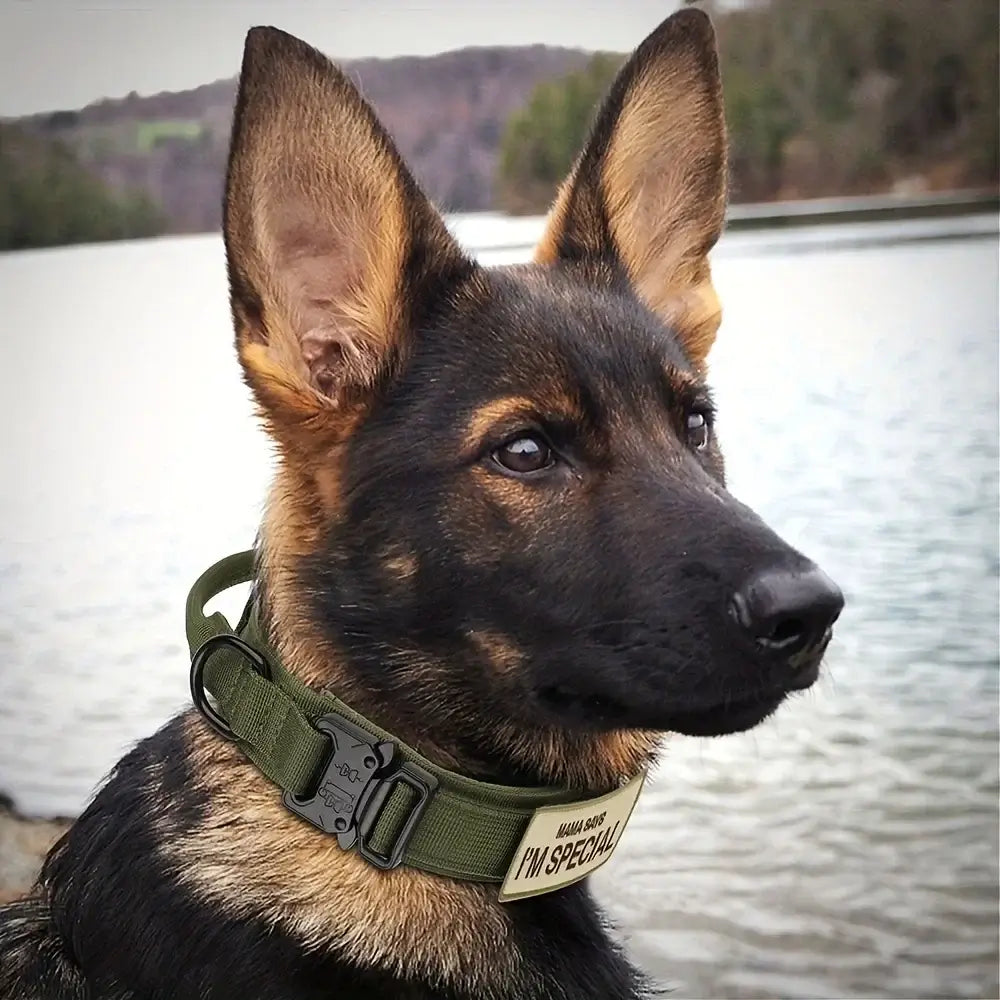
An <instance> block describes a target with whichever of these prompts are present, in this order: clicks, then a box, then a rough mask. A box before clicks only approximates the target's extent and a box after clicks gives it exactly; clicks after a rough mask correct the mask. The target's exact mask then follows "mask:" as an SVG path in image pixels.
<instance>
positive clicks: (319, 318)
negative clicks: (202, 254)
mask: <svg viewBox="0 0 1000 1000" xmlns="http://www.w3.org/2000/svg"><path fill="white" fill-rule="evenodd" d="M224 230H225V241H226V255H227V260H228V264H229V280H230V288H231V295H232V307H233V318H234V323H235V326H236V342H237V347H238V350H239V354H240V360H241V361H242V364H243V367H244V371H245V374H246V378H247V381H248V382H249V384H250V386H251V388H252V389H253V391H254V393H255V395H256V397H257V400H258V402H259V403H260V405H261V407H262V410H263V412H264V414H265V415H266V417H267V418H268V421H269V423H270V425H271V428H272V430H273V431H274V432H275V434H276V436H277V437H278V438H279V439H284V440H286V441H287V440H288V439H289V437H290V436H291V437H296V436H301V433H302V431H303V429H306V428H308V429H310V430H312V431H315V430H316V429H318V428H320V427H322V428H326V429H327V430H328V431H330V432H331V433H334V434H336V427H337V425H338V423H341V424H343V420H342V419H341V418H342V417H343V416H344V415H346V414H347V413H349V412H357V409H358V406H359V405H361V404H363V402H364V401H365V400H366V399H367V397H368V396H370V394H371V393H372V391H373V389H374V388H375V387H377V386H378V385H379V384H380V383H381V382H382V380H383V379H385V378H387V377H388V376H390V375H391V374H392V371H393V368H394V366H395V365H396V364H397V363H398V360H399V358H400V357H401V356H402V354H403V353H404V352H405V349H406V338H407V334H408V332H409V331H410V330H411V329H412V327H413V325H414V324H415V322H416V321H417V320H418V319H419V316H418V315H417V312H418V311H419V309H420V304H421V302H422V301H426V300H427V298H428V296H430V295H431V294H432V288H434V287H436V288H439V289H440V288H441V287H442V286H443V285H444V284H446V283H447V282H449V281H450V280H454V279H455V278H457V277H458V275H459V274H462V273H468V271H469V269H470V268H471V267H472V265H471V264H470V263H469V262H468V261H467V260H466V259H465V258H464V257H463V255H462V254H461V252H460V250H459V248H458V246H457V244H456V243H455V242H454V240H453V239H452V237H451V236H450V234H449V233H448V231H447V229H446V228H445V225H444V222H443V220H442V219H441V217H440V216H439V215H438V213H437V212H436V211H435V210H434V208H433V207H432V206H431V204H430V203H429V202H428V201H427V200H426V199H425V198H424V196H423V195H422V194H421V193H420V191H419V189H418V188H417V186H416V184H415V183H414V181H413V179H412V178H411V176H410V175H409V173H408V172H407V171H406V168H405V167H404V166H403V164H402V161H401V160H400V158H399V154H398V153H397V152H396V150H395V148H394V147H393V145H392V142H391V140H390V139H389V137H388V136H387V135H386V134H385V132H384V131H383V129H382V127H381V126H380V125H379V123H378V120H377V119H376V118H375V115H374V113H373V112H372V110H371V109H370V108H369V106H368V105H367V104H366V103H365V102H364V101H363V100H362V98H361V96H360V95H359V94H358V92H357V90H356V89H355V88H354V87H353V86H352V84H351V83H350V82H349V81H348V80H347V79H346V78H345V77H344V75H343V74H342V73H341V72H340V70H338V69H337V68H336V67H335V66H334V65H333V64H332V63H331V62H330V61H329V60H328V59H326V57H324V56H323V55H321V54H320V53H319V52H317V51H316V50H315V49H313V48H311V47H310V46H308V45H306V44H305V43H304V42H301V41H299V40H298V39H296V38H293V37H292V36H291V35H286V34H285V33H284V32H282V31H278V30H277V29H275V28H253V29H251V30H250V32H249V34H248V35H247V39H246V47H245V49H244V53H243V68H242V72H241V76H240V84H239V94H238V97H237V101H236V111H235V117H234V121H233V135H232V146H231V149H230V155H229V170H228V174H227V178H226V200H225V223H224Z"/></svg>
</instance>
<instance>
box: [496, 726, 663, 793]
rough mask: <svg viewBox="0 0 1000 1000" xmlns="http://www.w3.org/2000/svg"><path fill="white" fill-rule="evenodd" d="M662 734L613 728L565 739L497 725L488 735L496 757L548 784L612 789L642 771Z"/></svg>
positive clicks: (557, 733) (551, 732)
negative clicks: (504, 757)
mask: <svg viewBox="0 0 1000 1000" xmlns="http://www.w3.org/2000/svg"><path fill="white" fill-rule="evenodd" d="M663 738H664V737H663V734H662V733H655V732H646V731H644V730H638V729H619V730H613V731H611V732H609V733H596V734H589V735H587V736H581V737H572V738H571V737H569V736H568V735H567V733H566V731H565V730H562V729H551V728H544V729H543V728H538V729H533V730H532V731H531V732H530V733H527V732H525V731H524V729H521V728H517V727H515V726H513V725H510V724H502V725H501V726H500V727H499V728H498V730H497V731H496V732H495V734H494V740H495V745H496V747H497V752H498V753H505V754H510V755H511V756H512V757H513V758H514V759H515V760H516V761H518V762H520V763H524V764H526V765H528V766H530V767H533V768H537V769H538V770H539V771H540V773H542V774H544V775H545V777H546V779H547V780H548V781H549V782H551V783H552V784H554V785H565V786H568V787H570V788H578V789H585V790H587V791H596V790H598V789H602V790H606V789H608V788H614V787H615V786H616V785H617V784H618V783H619V781H620V780H621V779H622V778H625V777H632V776H633V775H636V774H638V773H639V771H641V770H643V769H644V768H646V767H648V766H649V765H650V763H651V762H652V760H653V759H654V757H655V756H656V753H657V751H658V750H659V748H660V745H661V743H662V741H663Z"/></svg>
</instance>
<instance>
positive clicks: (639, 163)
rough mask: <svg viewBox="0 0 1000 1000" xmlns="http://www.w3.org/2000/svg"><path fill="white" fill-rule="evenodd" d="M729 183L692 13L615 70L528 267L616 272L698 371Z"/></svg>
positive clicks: (702, 22)
mask: <svg viewBox="0 0 1000 1000" xmlns="http://www.w3.org/2000/svg"><path fill="white" fill-rule="evenodd" d="M726 175H727V166H726V126H725V118H724V114H723V104H722V84H721V80H720V78H719V62H718V56H717V54H716V48H715V33H714V31H713V29H712V25H711V22H710V21H709V19H708V17H707V16H706V15H705V14H704V13H702V12H701V11H699V10H696V9H693V8H690V9H686V10H682V11H679V12H678V13H676V14H674V15H673V16H672V17H670V18H668V19H667V20H666V21H664V22H663V24H661V25H660V27H659V28H657V29H656V30H655V31H654V32H653V33H652V34H651V35H650V36H649V37H648V38H647V39H646V40H645V41H644V42H643V43H642V44H641V45H640V46H639V48H638V49H636V51H635V53H634V54H633V56H632V57H631V58H630V59H629V60H628V62H627V63H626V64H625V66H624V67H623V68H622V70H621V72H620V73H619V75H618V78H617V79H616V80H615V82H614V84H613V86H612V88H611V90H610V92H609V94H608V97H607V99H606V100H605V103H604V106H603V107H602V108H601V110H600V112H599V114H598V117H597V120H596V122H595V124H594V129H593V132H592V133H591V136H590V139H589V141H588V143H587V145H586V147H585V148H584V150H583V152H582V153H581V155H580V158H579V159H578V160H577V163H576V166H575V167H574V169H573V171H572V173H571V174H570V176H569V178H568V179H567V181H566V182H565V183H564V184H563V186H562V189H561V190H560V192H559V196H558V198H557V199H556V203H555V206H554V207H553V209H552V212H551V214H550V216H549V222H548V226H547V228H546V232H545V235H544V236H543V238H542V241H541V243H540V244H539V246H538V249H537V251H536V254H535V259H536V260H537V261H539V262H540V263H545V264H551V263H555V262H557V261H559V260H563V261H573V260H582V259H590V260H597V261H601V262H606V263H609V264H611V265H612V266H615V267H619V268H624V270H625V272H626V273H627V275H628V277H629V279H630V280H631V282H632V285H633V287H634V288H635V290H636V292H637V293H638V294H639V296H640V298H641V299H642V300H643V301H644V302H645V303H646V304H647V305H648V306H649V308H650V309H652V310H653V311H654V312H655V313H657V314H658V315H659V316H660V317H661V318H662V319H663V320H664V321H665V322H666V323H668V324H669V325H670V326H671V327H672V328H673V329H674V330H675V331H676V333H677V335H678V336H679V337H680V338H681V340H682V342H683V344H684V347H685V349H686V351H687V353H688V355H689V357H690V358H691V360H692V361H693V362H694V363H695V364H698V365H700V364H702V363H703V362H704V360H705V357H706V355H707V354H708V351H709V349H710V348H711V346H712V342H713V341H714V339H715V334H716V331H717V330H718V327H719V322H720V319H721V309H720V307H719V301H718V298H717V297H716V294H715V290H714V288H713V287H712V280H711V275H710V272H709V264H708V252H709V250H711V248H712V247H713V246H714V244H715V242H716V240H717V239H718V238H719V234H720V232H721V231H722V225H723V219H724V215H725V206H726Z"/></svg>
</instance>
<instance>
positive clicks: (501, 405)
mask: <svg viewBox="0 0 1000 1000" xmlns="http://www.w3.org/2000/svg"><path fill="white" fill-rule="evenodd" d="M541 400H544V402H541ZM541 412H544V413H545V414H546V415H551V414H560V415H562V416H564V417H565V418H566V419H567V420H577V421H578V420H579V419H580V414H579V412H578V408H577V407H576V406H574V404H573V401H572V400H571V399H569V398H568V397H567V396H566V394H565V391H564V390H563V389H562V387H561V386H558V385H552V386H544V387H542V386H540V387H539V400H538V401H536V400H533V399H528V398H527V397H525V396H503V397H501V398H499V399H491V400H490V401H489V402H488V403H486V404H485V405H484V406H481V407H479V409H478V410H476V411H475V413H473V414H472V416H471V417H470V418H469V421H468V423H467V424H466V427H465V434H464V435H463V448H464V451H465V452H466V453H473V452H476V451H478V450H479V449H480V448H481V447H482V444H483V441H484V440H485V439H486V438H487V437H488V436H489V435H490V433H491V432H492V431H494V430H495V428H497V427H498V426H502V425H506V426H504V430H507V431H517V430H519V429H520V428H519V427H518V426H517V425H518V423H520V424H521V425H524V426H527V425H529V424H530V423H531V421H532V420H533V419H537V416H538V414H539V413H541Z"/></svg>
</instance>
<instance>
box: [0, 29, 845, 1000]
mask: <svg viewBox="0 0 1000 1000" xmlns="http://www.w3.org/2000/svg"><path fill="white" fill-rule="evenodd" d="M726 156H727V152H726V135H725V127H724V120H723V107H722V95H721V85H720V79H719V72H718V62H717V56H716V51H715V40H714V34H713V31H712V28H711V25H710V23H709V20H708V18H707V17H706V16H705V15H704V14H702V13H701V12H699V11H697V10H694V9H685V10H683V11H681V12H680V13H677V14H675V15H674V16H672V17H670V18H669V19H668V20H667V21H665V22H664V23H663V24H662V25H661V26H660V27H659V28H657V29H656V31H654V32H653V33H652V34H651V35H650V36H649V37H648V38H647V39H646V40H645V41H644V42H643V43H642V45H640V46H639V48H638V49H637V50H636V52H635V53H634V54H633V55H632V57H631V58H630V59H629V60H628V62H627V63H626V64H625V65H624V67H623V69H622V70H621V73H620V74H619V76H618V78H617V80H616V81H615V83H614V85H613V86H612V88H611V90H610V92H609V94H608V96H607V99H606V101H605V102H604V105H603V107H602V109H601V110H600V112H599V114H598V116H597V119H596V121H595V125H594V128H593V130H592V133H591V136H590V138H589V140H588V142H587V144H586V147H585V148H584V149H583V151H582V153H581V155H580V156H579V159H578V160H577V161H576V165H575V167H574V168H573V170H572V172H571V174H570V176H569V177H568V179H567V180H566V181H565V183H564V184H563V186H562V188H561V190H560V192H559V195H558V198H557V200H556V202H555V205H554V207H553V209H552V211H551V214H550V216H549V219H548V222H547V228H546V230H545V232H544V235H543V237H542V240H541V242H540V244H539V246H538V247H537V250H536V252H535V255H534V260H533V262H532V263H530V264H527V265H523V266H514V267H505V268H499V269H486V268H484V267H482V266H480V265H478V264H477V263H476V262H474V261H473V260H471V259H470V258H469V257H468V256H466V255H465V254H464V253H463V252H462V250H461V249H460V248H459V246H458V245H457V244H456V242H455V240H454V239H453V238H452V236H451V235H450V234H449V231H448V230H447V229H446V227H445V224H444V222H443V221H442V219H441V217H440V216H439V215H438V213H437V212H436V210H435V209H434V208H433V207H432V206H431V204H430V203H429V202H428V200H427V199H426V198H425V197H424V196H423V194H422V193H421V191H420V190H419V189H418V187H417V185H416V183H415V182H414V180H413V178H412V177H411V175H410V174H409V172H408V171H407V168H406V167H405V166H404V164H403V162H402V161H401V159H400V157H399V155H398V153H397V151H396V150H395V148H394V146H393V144H392V142H391V140H390V138H389V136H388V135H387V134H386V133H385V131H384V130H383V129H382V127H381V126H380V125H379V122H378V121H377V119H376V117H375V115H374V114H373V112H372V110H371V108H370V107H369V106H368V105H367V104H366V103H365V102H364V101H363V99H362V98H361V97H360V95H359V94H358V92H357V91H356V90H355V88H354V87H353V86H352V85H351V83H350V82H349V81H348V80H347V78H346V77H345V76H344V75H343V73H341V72H340V71H339V70H338V69H337V68H336V67H335V66H334V65H333V64H331V63H330V62H329V61H328V60H327V59H326V58H325V57H324V56H322V55H321V54H320V53H319V52H317V51H315V50H314V49H312V48H310V47H309V46H307V45H306V44H304V43H303V42H301V41H298V40H297V39H295V38H292V37H290V36H289V35H286V34H284V33H283V32H281V31H278V30H276V29H274V28H254V29H253V30H251V31H250V33H249V35H248V36H247V39H246V48H245V53H244V59H243V66H242V75H241V77H240V83H239V96H238V99H237V103H236V111H235V121H234V126H233V134H232V147H231V153H230V159H229V166H228V174H227V187H226V196H225V223H224V229H225V246H226V254H227V260H228V267H229V279H230V284H231V301H232V313H233V318H234V323H235V331H236V346H237V350H238V354H239V360H240V363H241V365H242V369H243V375H244V377H245V379H246V382H247V383H248V385H249V387H250V389H251V390H252V393H253V395H254V397H255V399H256V403H257V404H258V406H259V411H260V414H261V415H262V418H263V420H264V421H265V423H266V427H267V429H268V431H269V433H270V434H271V435H272V436H273V439H274V441H275V443H276V446H277V448H276V451H277V455H278V457H279V461H278V468H277V472H276V480H275V483H274V487H273V491H272V492H271V494H270V500H269V503H268V506H267V509H266V514H265V517H264V520H263V524H262V528H261V532H260V536H259V540H258V544H257V547H256V553H257V581H258V585H257V589H256V598H255V599H256V601H257V602H258V608H259V613H260V615H261V619H262V621H263V622H264V627H265V628H266V629H267V633H268V635H269V637H270V641H271V642H272V644H273V646H274V647H275V648H276V649H278V650H280V653H281V656H282V658H283V662H284V663H285V665H286V666H287V667H288V668H289V669H290V670H291V671H293V672H294V673H295V674H296V675H297V676H298V677H299V678H300V679H301V680H303V681H304V682H305V683H307V684H309V685H312V686H314V687H317V688H320V687H329V688H332V689H334V690H335V691H336V692H337V694H338V696H339V697H341V698H342V699H343V700H344V701H345V702H346V703H347V704H348V705H350V706H352V707H353V708H355V709H356V710H357V711H359V712H361V713H363V714H364V715H365V716H367V717H369V718H371V719H373V720H376V721H377V722H378V723H379V724H380V725H381V726H383V727H384V728H385V729H387V730H389V731H390V732H391V733H393V734H395V735H396V736H397V737H398V738H399V739H400V740H403V741H405V742H406V743H408V744H411V745H416V746H418V747H419V748H420V750H421V752H422V753H423V754H424V755H425V756H427V757H429V758H430V759H432V760H433V761H434V762H435V763H436V764H440V765H441V766H444V767H448V768H450V769H452V770H455V771H459V772H461V773H463V774H465V775H468V776H470V777H474V778H479V779H485V780H491V781H494V782H500V783H504V784H507V785H520V784H523V785H547V786H570V787H572V788H574V789H577V790H579V791H581V792H582V793H586V794H590V795H599V794H601V793H603V792H606V791H607V790H608V789H609V788H613V787H616V786H617V785H618V784H619V783H620V782H621V781H623V780H624V779H625V778H627V777H628V776H632V775H635V774H637V773H638V772H640V771H641V770H643V769H645V768H647V767H648V766H649V765H650V763H651V762H652V761H653V759H654V757H655V755H656V752H657V747H658V742H659V739H660V734H663V733H666V732H669V731H673V732H679V733H686V734H691V735H697V736H714V735H719V734H724V733H731V732H736V731H739V730H745V729H748V728H750V727H752V726H755V725H756V724H757V723H759V722H760V721H761V720H763V719H764V718H766V717H767V716H769V715H770V714H771V713H772V712H774V710H775V709H776V708H777V707H778V706H779V705H780V704H781V702H782V701H783V700H784V699H785V698H786V696H787V695H788V694H789V693H790V692H792V691H798V690H802V689H804V688H807V687H809V686H810V685H811V684H812V683H813V682H814V681H815V680H816V678H817V675H818V672H819V668H820V662H821V660H822V657H823V654H824V651H825V649H826V646H827V643H828V641H829V638H830V635H831V628H832V625H833V622H834V621H835V619H836V618H837V615H838V614H839V612H840V610H841V607H842V603H843V598H842V596H841V594H840V591H839V590H838V589H837V587H836V586H835V585H834V584H833V583H832V582H831V581H830V580H829V579H828V578H827V577H826V576H824V575H823V574H822V572H821V571H820V570H819V569H818V568H817V567H816V566H815V565H814V564H812V563H811V562H810V561H808V560H807V559H806V558H805V557H804V556H802V555H801V554H800V553H798V552H797V551H795V550H794V549H792V548H791V547H789V546H788V545H787V544H785V543H784V542H783V541H781V540H780V539H779V538H778V537H777V536H776V535H775V534H774V533H773V532H772V531H771V530H770V529H769V528H768V527H766V526H765V525H764V524H763V523H762V521H761V520H760V519H759V518H758V517H757V516H756V515H755V514H754V513H753V512H752V511H750V510H749V509H748V508H747V507H745V506H743V505H742V504H740V503H739V502H737V500H735V499H734V498H733V497H732V496H731V495H730V494H729V493H728V492H727V491H726V489H725V486H724V477H723V462H722V457H721V455H720V452H719V447H718V444H717V441H716V433H715V411H714V408H713V404H712V399H711V396H710V393H709V390H708V388H707V387H706V384H705V371H706V356H707V355H708V352H709V348H710V347H711V345H712V342H713V339H714V336H715V333H716V330H717V328H718V326H719V321H720V306H719V302H718V299H717V297H716V294H715V292H714V290H713V286H712V281H711V277H710V273H709V263H708V253H709V251H710V249H711V248H712V247H713V245H714V244H715V242H716V240H717V238H718V236H719V233H720V230H721V229H722V225H723V214H724V208H725V202H726V173H727V159H726ZM651 989H653V987H652V986H651V985H650V984H649V982H648V981H647V980H646V979H645V978H644V976H643V975H642V974H641V973H640V972H639V971H638V970H636V969H635V968H633V967H632V965H631V964H630V963H629V962H628V960H627V958H626V957H625V955H624V954H623V952H622V950H621V949H620V947H619V946H618V945H616V944H615V943H613V941H612V939H611V937H610V936H609V933H608V929H607V927H606V926H605V922H604V920H603V918H602V916H601V914H600V912H599V910H598V908H597V907H596V905H595V903H594V901H593V899H592V898H591V895H590V892H589V889H588V887H587V883H586V881H583V882H578V883H576V884H574V885H572V886H571V887H568V888H564V889H561V890H558V891H555V892H552V893H549V894H546V895H540V896H535V897H532V898H530V899H525V900H521V901H517V902H512V903H508V904H501V903H499V902H498V898H497V887H496V886H495V885H489V884H482V883H471V882H463V881H459V880H457V879H448V878H442V877H439V876H436V875H432V874H428V873H426V872H424V871H421V870H417V869H415V868H411V867H406V866H402V867H398V868H396V869H394V870H391V871H381V870H377V869H376V868H374V867H372V866H371V865H369V864H368V863H367V862H366V861H365V860H364V859H362V858H360V857H359V856H358V855H357V854H356V853H354V852H350V851H344V850H341V849H340V847H338V845H337V843H336V842H335V840H334V839H333V838H331V837H328V836H326V835H324V834H323V833H321V832H320V831H317V830H316V829H315V828H314V827H313V826H311V825H309V824H307V823H305V822H303V821H302V820H301V819H299V818H298V817H296V816H294V815H292V814H291V813H290V812H289V811H287V810H286V809H285V808H284V807H283V806H282V804H281V798H280V794H276V789H275V787H274V786H273V785H272V784H271V783H270V782H269V781H268V780H267V779H266V778H265V777H264V776H263V775H262V774H261V773H260V771H258V770H257V769H256V768H255V767H254V766H253V765H252V764H250V763H249V761H248V760H247V759H246V758H245V757H244V755H243V754H242V753H241V751H240V750H239V749H238V748H237V746H235V745H234V744H233V743H231V742H226V741H224V740H222V739H220V738H219V737H218V736H217V735H216V734H215V733H213V732H212V730H211V729H210V728H209V727H208V726H207V725H206V723H205V721H204V719H203V718H202V717H201V716H200V715H199V714H197V713H196V712H194V711H188V712H186V713H184V714H181V715H179V716H178V717H177V718H175V719H173V720H172V721H171V722H170V723H168V724H167V725H166V726H164V728H162V729H161V730H160V731H159V732H158V733H156V734H155V735H153V736H151V737H150V738H148V739H146V740H144V741H143V742H141V743H140V744H138V746H136V747H135V748H134V749H133V750H132V751H131V752H130V753H129V754H128V755H127V756H126V757H124V758H123V759H122V760H121V761H120V763H119V764H118V765H117V767H116V768H115V769H114V771H113V772H112V774H111V776H110V777H109V779H108V780H107V782H106V784H105V785H104V786H103V787H102V789H101V790H100V791H99V793H98V794H97V795H96V798H95V799H94V801H93V802H92V804H91V805H90V806H89V807H88V808H87V809H86V811H85V812H84V813H83V814H82V815H81V816H80V817H79V819H78V820H77V821H76V823H75V824H74V825H73V827H72V828H71V829H70V830H69V832H68V833H67V834H66V835H65V836H64V837H63V838H62V840H60V841H59V843H58V844H57V845H56V846H55V847H54V848H53V850H52V852H51V853H50V854H49V856H48V858H47V860H46V861H45V864H44V868H43V870H42V873H41V876H40V878H39V881H38V884H37V886H36V888H35V889H34V891H33V892H32V894H31V895H30V896H29V897H28V898H26V899H24V900H21V901H18V902H15V903H13V904H10V905H9V906H8V907H7V908H6V909H5V910H4V911H2V915H0V995H2V997H3V998H5V1000H10V998H31V1000H84V998H102V1000H126V998H130V1000H145V998H192V1000H194V998H212V1000H216V998H230V997H231V998H240V1000H242V998H260V1000H291V998H306V997H315V998H320V997H323V998H325V997H336V998H338V1000H345V998H348V997H364V998H372V997H392V998H395V997H399V998H413V1000H416V998H423V1000H430V998H439V1000H443V998H451V1000H459V998H462V1000H473V998H475V1000H514V998H517V1000H522V998H537V1000H557V998H558V1000H575V998H585V997H586V998H600V1000H608V998H636V997H641V996H646V995H648V993H649V991H650V990H651Z"/></svg>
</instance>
